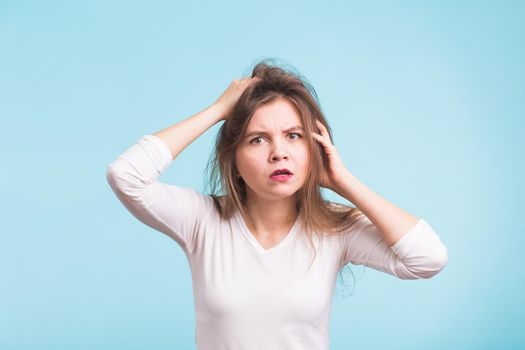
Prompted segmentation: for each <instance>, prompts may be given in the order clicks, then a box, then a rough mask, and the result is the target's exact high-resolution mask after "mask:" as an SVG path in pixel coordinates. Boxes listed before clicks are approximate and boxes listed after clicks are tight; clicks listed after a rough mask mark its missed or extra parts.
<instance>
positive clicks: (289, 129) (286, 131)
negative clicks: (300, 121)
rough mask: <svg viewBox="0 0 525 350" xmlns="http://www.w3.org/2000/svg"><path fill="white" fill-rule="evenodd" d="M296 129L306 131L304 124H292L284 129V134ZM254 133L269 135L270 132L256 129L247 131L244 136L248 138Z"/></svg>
mask: <svg viewBox="0 0 525 350" xmlns="http://www.w3.org/2000/svg"><path fill="white" fill-rule="evenodd" d="M294 130H302V131H304V129H303V127H302V126H300V125H295V126H292V127H291V128H288V129H286V130H283V134H286V133H289V132H290V131H294ZM253 135H268V133H267V132H265V131H262V130H254V131H250V132H249V133H247V134H246V136H245V137H244V138H248V137H250V136H253Z"/></svg>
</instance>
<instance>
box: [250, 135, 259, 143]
mask: <svg viewBox="0 0 525 350" xmlns="http://www.w3.org/2000/svg"><path fill="white" fill-rule="evenodd" d="M261 138H262V137H260V136H257V137H256V138H253V139H252V140H251V141H250V143H254V142H253V141H255V140H258V139H261ZM255 143H259V142H255Z"/></svg>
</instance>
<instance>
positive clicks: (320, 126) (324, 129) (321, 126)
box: [315, 119, 332, 144]
mask: <svg viewBox="0 0 525 350" xmlns="http://www.w3.org/2000/svg"><path fill="white" fill-rule="evenodd" d="M315 121H316V122H317V125H318V127H319V129H320V130H321V134H322V135H323V136H324V137H326V139H328V140H329V142H330V144H332V139H331V138H330V134H328V130H327V129H326V126H324V124H323V123H321V122H320V121H319V119H316V120H315Z"/></svg>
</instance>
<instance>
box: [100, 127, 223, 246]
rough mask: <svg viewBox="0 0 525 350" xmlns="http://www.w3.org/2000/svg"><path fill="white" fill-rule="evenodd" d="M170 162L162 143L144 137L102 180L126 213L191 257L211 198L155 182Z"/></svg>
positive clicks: (150, 136)
mask: <svg viewBox="0 0 525 350" xmlns="http://www.w3.org/2000/svg"><path fill="white" fill-rule="evenodd" d="M172 161H173V157H172V155H171V151H170V150H169V148H168V145H166V143H164V141H162V140H161V139H160V138H158V137H157V136H155V135H145V136H142V137H141V138H140V139H139V140H138V142H137V143H135V144H134V145H132V146H131V147H130V148H129V149H127V150H126V151H125V152H124V153H122V154H121V155H119V156H118V157H117V158H116V159H115V160H114V161H112V162H111V163H110V164H109V166H108V168H107V170H106V178H107V181H108V183H109V185H110V186H111V188H112V190H113V192H114V193H115V194H116V196H117V197H118V199H119V200H120V202H122V204H123V205H124V206H125V207H126V208H127V209H128V210H129V212H131V213H132V214H133V215H134V216H135V217H136V218H137V219H139V220H140V221H141V222H143V223H144V224H146V225H148V226H150V227H152V228H153V229H155V230H157V231H160V232H162V233H164V234H166V235H168V236H169V237H171V238H172V239H174V240H175V241H176V242H177V243H178V244H179V245H180V246H181V247H182V249H184V250H185V252H186V253H188V254H191V253H192V252H193V249H194V246H195V244H196V242H197V237H196V235H197V234H198V232H199V231H201V229H202V227H201V226H202V225H203V222H204V221H205V219H206V218H207V215H208V214H209V213H210V212H211V211H212V210H213V209H214V206H213V199H212V198H211V197H210V196H206V195H203V194H201V193H199V192H197V191H195V190H193V189H191V188H184V187H179V186H175V185H172V184H166V183H162V182H159V180H158V177H159V176H160V174H161V173H163V172H164V171H165V170H166V169H167V167H168V166H169V165H170V164H171V162H172Z"/></svg>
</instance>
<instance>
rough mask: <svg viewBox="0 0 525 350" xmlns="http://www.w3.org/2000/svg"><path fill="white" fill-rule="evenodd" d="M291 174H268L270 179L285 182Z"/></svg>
mask: <svg viewBox="0 0 525 350" xmlns="http://www.w3.org/2000/svg"><path fill="white" fill-rule="evenodd" d="M292 176H293V174H281V175H272V176H270V179H272V180H275V181H279V182H285V181H288V179H290V178H291V177H292Z"/></svg>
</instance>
